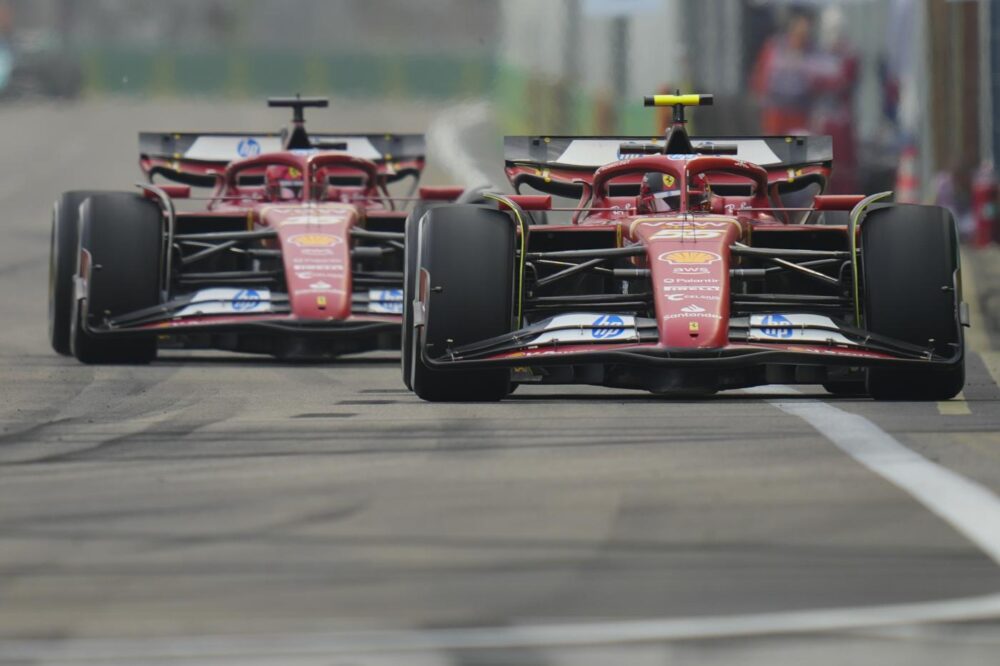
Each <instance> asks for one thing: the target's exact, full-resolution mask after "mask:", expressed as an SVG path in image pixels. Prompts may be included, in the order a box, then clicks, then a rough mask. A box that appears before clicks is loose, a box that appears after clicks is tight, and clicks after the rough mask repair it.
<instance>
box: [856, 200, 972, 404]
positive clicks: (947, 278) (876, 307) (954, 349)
mask: <svg viewBox="0 0 1000 666" xmlns="http://www.w3.org/2000/svg"><path fill="white" fill-rule="evenodd" d="M860 240H861V250H862V269H863V282H862V284H863V291H864V294H863V301H862V307H863V308H864V324H865V327H866V328H867V329H868V330H870V331H871V332H873V333H877V334H879V335H884V336H887V337H890V338H895V339H897V340H902V341H905V342H909V343H912V344H915V345H920V346H924V347H933V348H934V350H935V352H936V353H937V354H939V355H941V356H945V357H949V358H950V357H954V358H955V359H956V360H955V361H954V362H953V363H951V364H948V365H940V364H935V365H931V364H929V363H928V364H927V367H913V366H912V365H910V366H906V367H899V368H894V367H891V366H875V367H872V368H870V369H869V370H868V380H867V388H868V393H869V394H870V395H871V396H872V397H873V398H875V399H876V400H947V399H949V398H953V397H955V396H956V395H957V394H958V393H959V391H961V390H962V387H963V385H964V384H965V355H964V351H963V344H964V343H963V336H962V328H961V325H960V324H959V321H958V304H959V302H960V301H961V293H959V289H960V283H959V280H958V279H957V275H958V270H959V259H958V233H957V230H956V227H955V221H954V219H953V218H952V216H951V213H949V212H948V211H947V210H946V209H944V208H940V207H938V206H917V205H895V206H885V207H880V208H876V209H874V210H872V211H871V212H869V213H868V215H867V216H866V217H865V218H864V220H863V221H862V223H861V239H860Z"/></svg>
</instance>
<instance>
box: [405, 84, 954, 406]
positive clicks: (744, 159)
mask: <svg viewBox="0 0 1000 666" xmlns="http://www.w3.org/2000/svg"><path fill="white" fill-rule="evenodd" d="M706 103H711V96H707V95H700V96H699V95H657V96H655V97H651V98H647V99H646V104H647V106H654V105H655V106H672V107H673V108H674V123H673V125H672V127H671V128H670V129H669V131H668V133H667V135H666V137H665V139H664V140H654V141H652V142H650V141H649V140H648V139H641V138H636V137H589V138H588V137H508V138H507V139H506V143H505V152H506V171H507V174H508V177H509V179H510V181H511V183H512V184H513V185H514V186H515V188H520V187H522V186H524V185H528V186H531V187H533V188H535V189H536V190H539V191H541V192H543V193H544V194H543V195H510V196H504V195H488V198H490V199H492V203H491V205H489V206H482V205H480V206H473V205H447V206H442V207H438V208H435V209H433V210H430V211H428V212H426V213H425V214H423V215H421V216H420V218H419V219H417V218H416V217H414V218H411V220H410V222H408V228H407V237H408V243H409V245H410V247H411V252H410V254H411V255H412V257H413V259H412V260H408V264H409V265H408V268H407V274H406V293H405V297H404V303H405V308H406V311H405V314H404V317H405V325H404V340H403V376H404V380H405V382H406V383H407V386H408V387H410V388H411V389H412V390H413V391H415V392H416V393H417V395H419V396H420V397H422V398H424V399H426V400H499V399H501V398H503V397H504V396H506V395H507V394H508V393H509V391H510V390H511V388H512V386H514V385H515V384H517V383H554V384H567V383H584V384H597V385H604V386H611V387H627V388H637V389H646V390H649V391H652V392H654V393H662V394H678V393H680V394H684V393H698V394H705V393H711V392H714V391H717V390H721V389H732V388H740V387H747V386H754V385H761V384H772V383H822V384H824V385H825V386H826V387H827V389H828V390H830V391H832V392H834V393H867V394H870V395H871V396H873V397H875V398H880V399H905V398H913V399H931V400H941V399H946V398H950V397H952V396H954V395H956V394H957V393H958V392H959V391H960V390H961V389H962V386H963V383H964V347H963V325H968V315H967V308H966V306H965V304H964V303H963V302H962V297H961V281H960V272H959V256H958V239H957V234H956V229H955V223H954V220H953V219H952V217H951V215H950V214H949V213H948V212H947V211H946V210H944V209H942V208H938V207H933V206H916V205H899V204H892V203H890V202H889V196H890V194H891V193H883V194H877V195H873V196H869V197H865V196H862V195H856V196H832V195H823V194H822V191H823V188H824V186H825V183H826V180H827V178H828V176H829V174H830V170H831V162H832V149H831V146H830V140H829V138H828V137H795V136H789V137H757V138H722V139H711V140H709V139H692V138H690V137H689V136H688V134H687V132H686V130H685V124H684V108H685V107H686V106H688V105H699V104H706ZM551 195H562V196H575V197H579V204H578V205H577V206H576V208H575V209H572V212H573V213H574V215H573V220H572V223H571V224H548V225H546V224H534V223H532V221H531V219H530V215H532V214H533V211H539V210H542V211H544V210H552V206H551ZM534 214H536V215H537V214H538V213H534Z"/></svg>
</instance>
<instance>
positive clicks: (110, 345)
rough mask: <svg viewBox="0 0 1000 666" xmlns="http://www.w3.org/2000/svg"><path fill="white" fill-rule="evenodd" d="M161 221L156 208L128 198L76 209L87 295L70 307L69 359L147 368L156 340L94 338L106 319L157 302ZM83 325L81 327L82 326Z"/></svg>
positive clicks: (100, 197)
mask: <svg viewBox="0 0 1000 666" xmlns="http://www.w3.org/2000/svg"><path fill="white" fill-rule="evenodd" d="M162 227H163V217H162V214H161V212H160V208H159V206H157V205H156V204H154V203H152V202H150V201H147V200H146V199H143V198H142V197H140V196H138V195H135V194H131V193H117V192H116V193H104V194H96V195H93V196H91V197H90V198H89V199H87V200H86V201H85V202H84V203H83V205H82V206H81V208H80V243H79V246H80V251H79V252H78V253H77V254H78V255H80V254H82V253H83V252H87V253H89V255H90V266H89V270H88V271H87V273H88V274H87V276H86V277H87V290H86V294H85V295H84V298H83V299H82V300H79V301H74V308H73V310H74V315H73V319H72V320H71V321H72V327H71V343H72V344H71V346H72V350H73V355H74V356H75V357H76V358H77V359H78V360H80V361H81V362H83V363H149V362H150V361H152V360H153V359H154V358H156V337H155V335H153V334H149V333H147V334H145V335H142V336H127V335H117V334H116V335H105V336H102V335H93V334H91V333H89V332H88V331H87V329H88V327H91V328H92V327H98V326H101V325H102V324H103V322H104V321H105V320H106V319H109V318H112V317H116V316H120V315H123V314H127V313H129V312H135V311H136V310H141V309H144V308H149V307H153V306H155V305H157V304H159V302H160V251H161V243H162V240H163V236H162V234H163V229H162ZM85 323H86V325H85Z"/></svg>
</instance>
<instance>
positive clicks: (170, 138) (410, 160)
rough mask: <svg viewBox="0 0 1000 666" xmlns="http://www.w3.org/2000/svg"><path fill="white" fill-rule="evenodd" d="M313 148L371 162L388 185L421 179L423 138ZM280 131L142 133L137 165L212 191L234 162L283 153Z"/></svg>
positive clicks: (326, 137) (327, 142) (330, 138)
mask: <svg viewBox="0 0 1000 666" xmlns="http://www.w3.org/2000/svg"><path fill="white" fill-rule="evenodd" d="M309 138H310V139H311V141H312V145H313V148H312V149H309V150H317V151H319V150H333V151H340V152H346V153H349V154H351V155H353V156H355V157H361V158H364V159H367V160H371V161H373V162H375V163H376V164H378V165H379V173H380V174H381V175H383V176H384V177H385V179H386V181H387V182H394V181H396V180H400V179H402V178H406V177H414V178H419V177H420V173H421V172H422V171H423V168H424V158H425V153H426V148H425V142H424V137H423V135H422V134H387V133H383V134H344V133H341V134H310V135H309ZM283 146H284V139H283V137H282V135H281V134H280V133H277V132H272V133H265V132H260V133H241V132H211V133H205V132H140V133H139V165H140V167H141V168H142V171H143V173H145V174H146V176H147V177H148V178H150V179H152V178H153V176H157V175H159V176H162V177H164V178H167V179H169V180H173V181H176V182H180V183H185V184H187V185H194V186H197V187H211V186H213V185H214V184H215V182H216V174H218V173H220V172H221V171H223V170H225V168H226V166H227V165H228V164H229V163H230V162H233V161H236V160H239V159H243V158H246V157H255V156H257V155H261V154H264V153H270V152H278V151H281V150H284V148H283Z"/></svg>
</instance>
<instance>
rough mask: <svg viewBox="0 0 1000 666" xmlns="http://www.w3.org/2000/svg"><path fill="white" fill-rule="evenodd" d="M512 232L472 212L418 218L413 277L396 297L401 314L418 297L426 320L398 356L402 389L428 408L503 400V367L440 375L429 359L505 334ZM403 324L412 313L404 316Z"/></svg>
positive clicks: (440, 210)
mask: <svg viewBox="0 0 1000 666" xmlns="http://www.w3.org/2000/svg"><path fill="white" fill-rule="evenodd" d="M515 243H516V237H515V232H514V225H513V224H512V222H511V220H510V218H509V217H508V216H507V214H506V213H503V212H500V211H498V210H495V209H490V208H484V207H480V206H473V205H459V204H456V205H451V206H439V207H436V208H433V209H432V210H430V211H428V212H427V213H426V215H424V216H423V222H422V224H420V228H419V233H418V235H417V244H416V246H415V247H416V251H417V253H418V254H417V255H416V256H419V260H418V267H417V273H416V275H415V279H414V281H413V283H412V284H410V285H409V291H408V292H407V293H406V294H405V296H404V301H405V303H404V311H405V310H407V309H411V310H412V309H413V307H414V306H413V301H414V300H415V299H417V298H419V296H420V292H421V291H423V293H424V298H425V302H426V321H425V322H424V325H423V326H422V327H420V328H418V329H415V331H416V335H413V336H411V338H410V345H409V346H408V347H406V348H404V349H403V354H404V356H409V357H410V358H409V359H405V358H404V361H403V363H404V367H406V365H407V364H409V367H410V368H411V374H410V386H411V389H412V390H413V392H414V393H416V394H417V395H418V396H419V397H420V398H422V399H424V400H428V401H431V402H492V401H497V400H500V399H502V398H504V397H505V396H506V395H508V394H509V393H510V389H511V384H510V371H509V370H508V369H507V368H498V369H487V370H481V369H480V370H444V369H436V368H431V367H428V365H427V364H426V363H425V362H424V360H423V357H422V355H421V347H423V348H424V349H425V350H426V354H427V356H428V357H430V358H435V357H441V356H443V355H444V354H445V353H446V352H447V350H448V349H449V348H454V347H458V346H461V345H463V344H469V343H473V342H477V341H480V340H486V339H489V338H493V337H496V336H499V335H503V334H504V333H508V332H510V330H511V324H512V312H513V286H514V258H515ZM409 316H410V317H411V319H410V321H413V319H412V317H413V316H414V313H413V312H411V313H410V315H409Z"/></svg>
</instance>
